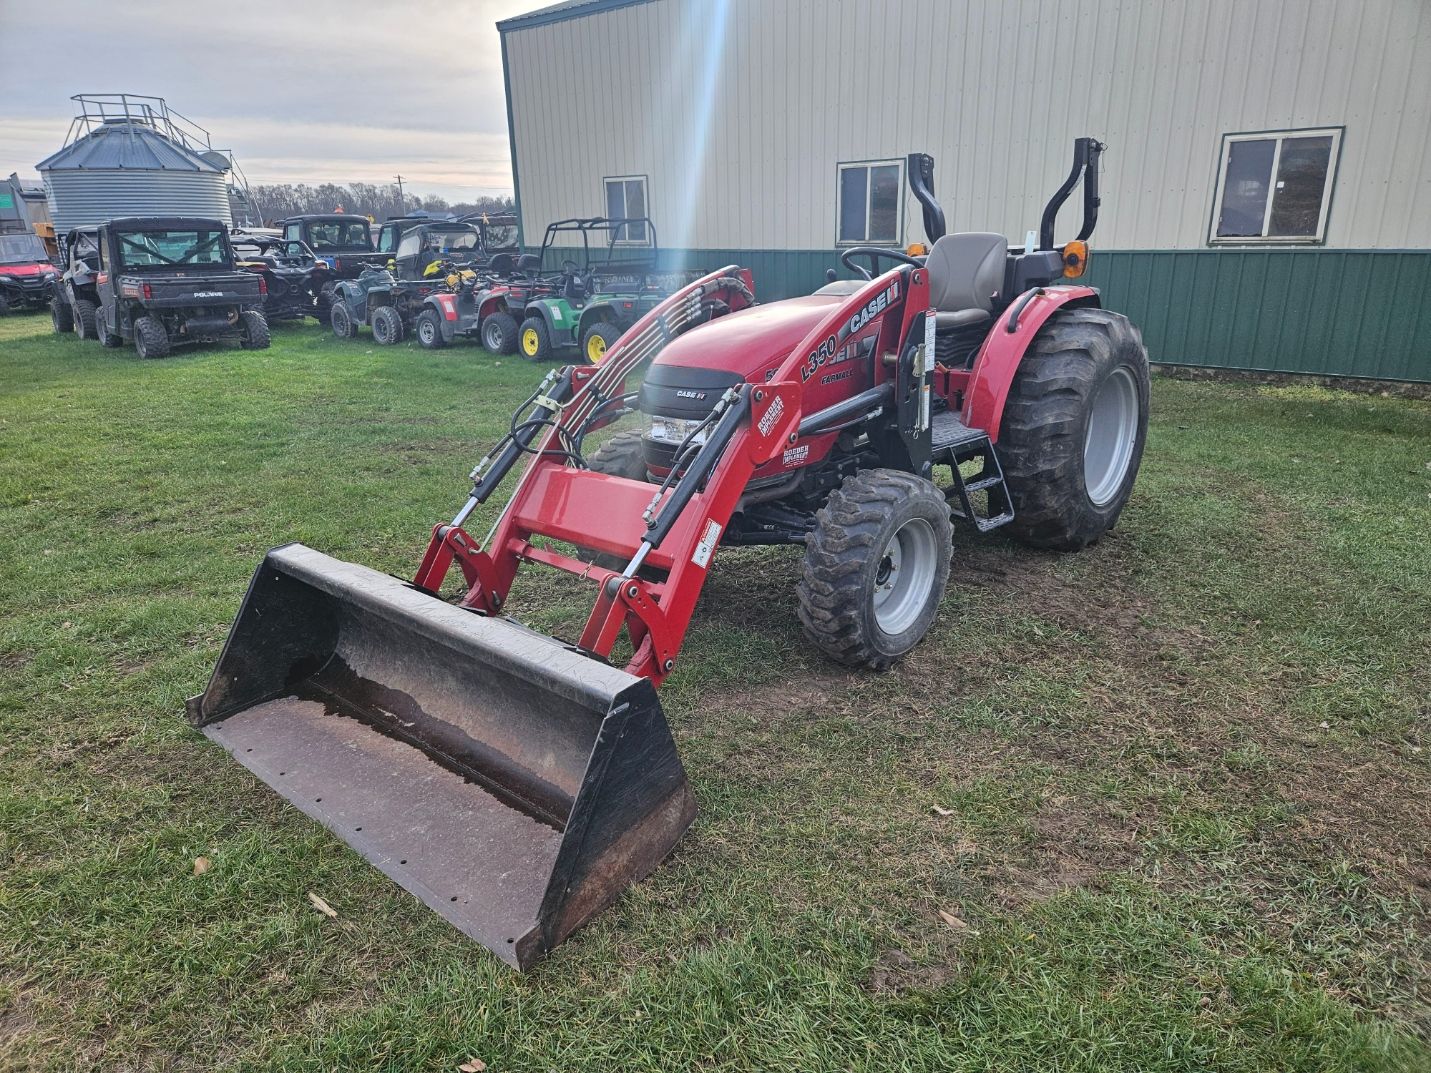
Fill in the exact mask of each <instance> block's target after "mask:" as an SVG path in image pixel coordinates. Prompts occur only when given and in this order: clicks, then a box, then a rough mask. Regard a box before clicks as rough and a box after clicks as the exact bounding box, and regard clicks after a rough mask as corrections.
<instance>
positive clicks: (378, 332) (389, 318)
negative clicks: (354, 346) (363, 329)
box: [373, 306, 402, 346]
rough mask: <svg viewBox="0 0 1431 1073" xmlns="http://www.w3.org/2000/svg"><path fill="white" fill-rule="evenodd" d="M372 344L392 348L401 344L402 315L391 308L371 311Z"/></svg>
mask: <svg viewBox="0 0 1431 1073" xmlns="http://www.w3.org/2000/svg"><path fill="white" fill-rule="evenodd" d="M373 342H375V343H377V344H378V346H394V345H395V344H397V343H400V342H402V314H401V313H399V312H398V311H397V310H396V309H394V308H393V307H392V306H379V307H378V308H377V309H375V310H373Z"/></svg>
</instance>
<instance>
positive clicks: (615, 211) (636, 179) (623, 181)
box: [605, 175, 651, 246]
mask: <svg viewBox="0 0 1431 1073" xmlns="http://www.w3.org/2000/svg"><path fill="white" fill-rule="evenodd" d="M605 181H606V215H607V218H608V219H612V220H620V219H627V218H631V217H636V216H650V215H651V214H650V212H649V211H647V209H646V176H644V175H616V176H613V177H611V178H609V179H607V180H605ZM648 231H649V229H648V228H647V227H646V225H645V223H631V224H627V225H626V226H625V227H622V228H618V229H617V231H616V232H615V233H614V235H613V239H614V241H615V242H616V243H617V244H618V245H623V246H649V245H650V244H651V236H650V234H649V233H648Z"/></svg>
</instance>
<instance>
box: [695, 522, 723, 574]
mask: <svg viewBox="0 0 1431 1073" xmlns="http://www.w3.org/2000/svg"><path fill="white" fill-rule="evenodd" d="M719 543H720V522H717V521H709V522H706V531H705V535H704V536H702V537H701V542H700V543H699V544H697V545H696V551H695V554H694V555H692V556H691V562H693V563H695V564H696V565H697V566H699V567H703V568H704V567H707V566H709V565H710V563H711V556H712V555H714V554H715V549H716V545H717V544H719Z"/></svg>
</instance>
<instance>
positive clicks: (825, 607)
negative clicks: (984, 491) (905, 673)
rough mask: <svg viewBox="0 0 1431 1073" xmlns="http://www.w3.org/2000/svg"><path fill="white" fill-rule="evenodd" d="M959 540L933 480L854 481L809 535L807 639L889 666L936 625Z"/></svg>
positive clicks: (854, 663) (803, 598) (887, 472)
mask: <svg viewBox="0 0 1431 1073" xmlns="http://www.w3.org/2000/svg"><path fill="white" fill-rule="evenodd" d="M952 539H953V526H952V524H951V523H950V520H949V504H948V503H947V502H946V501H945V499H944V496H943V494H942V493H941V492H940V491H939V489H938V488H936V487H935V486H934V485H933V484H932V483H930V482H929V481H927V480H924V479H922V478H920V477H916V476H914V474H912V473H904V472H901V471H899V470H892V469H870V470H863V471H861V472H859V473H856V474H854V475H853V476H851V477H847V478H846V479H845V482H844V483H843V484H842V485H840V487H839V488H837V489H835V491H833V492H832V493H830V498H829V499H828V500H827V501H826V503H825V505H824V506H823V507H821V508H820V510H819V511H818V512H817V513H816V515H815V528H814V531H813V532H811V534H810V535H809V536H807V537H806V538H805V565H804V570H803V572H802V576H801V579H800V584H799V585H798V586H797V587H796V593H797V595H798V596H799V600H800V606H799V615H800V621H801V623H803V624H804V626H805V635H806V636H807V637H809V638H810V640H812V641H813V642H815V645H816V646H817V647H818V648H819V649H820V650H821V651H822V652H824V653H825V654H826V655H827V656H829V657H830V658H831V659H834V660H836V661H838V662H840V663H843V664H846V665H847V666H850V667H866V668H869V669H870V670H877V671H878V670H884V669H885V668H887V667H889V666H890V665H891V664H893V663H894V662H896V661H897V660H899V659H900V658H902V657H903V656H904V655H906V654H907V653H908V652H909V651H910V649H912V648H913V647H914V646H915V645H917V644H918V643H919V642H920V641H922V640H923V639H924V635H925V634H926V633H928V632H929V627H930V625H931V624H932V623H933V622H934V615H935V613H936V612H937V611H938V610H939V601H940V600H941V599H943V597H944V587H945V585H947V584H948V582H949V559H950V555H951V547H950V543H951V540H952Z"/></svg>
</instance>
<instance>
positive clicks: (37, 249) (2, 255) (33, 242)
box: [0, 235, 50, 265]
mask: <svg viewBox="0 0 1431 1073" xmlns="http://www.w3.org/2000/svg"><path fill="white" fill-rule="evenodd" d="M49 259H50V255H49V254H48V253H46V252H45V244H44V243H43V242H41V241H40V240H39V238H38V236H36V235H0V265H18V264H30V263H32V262H34V261H48V260H49Z"/></svg>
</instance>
